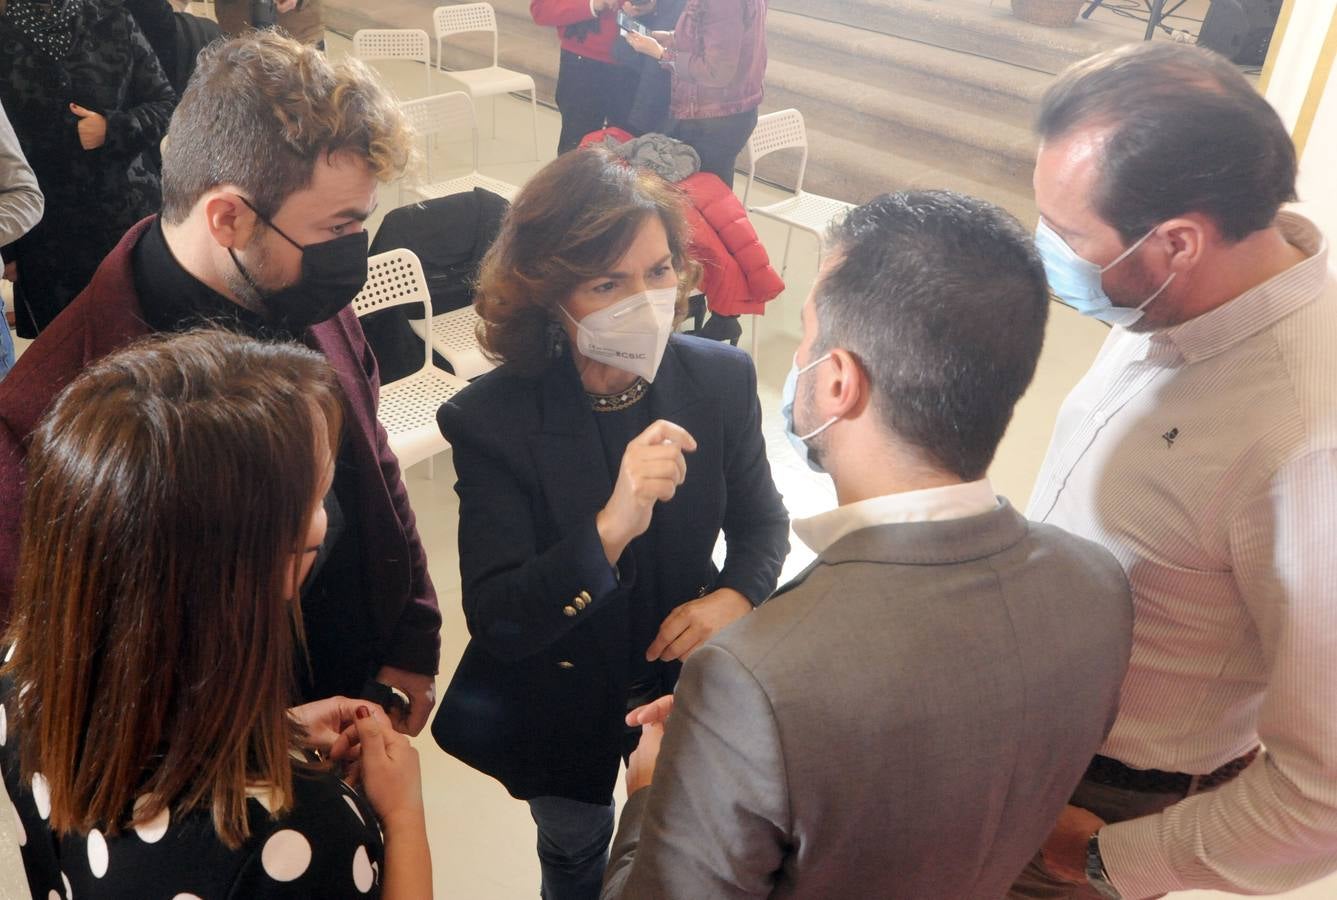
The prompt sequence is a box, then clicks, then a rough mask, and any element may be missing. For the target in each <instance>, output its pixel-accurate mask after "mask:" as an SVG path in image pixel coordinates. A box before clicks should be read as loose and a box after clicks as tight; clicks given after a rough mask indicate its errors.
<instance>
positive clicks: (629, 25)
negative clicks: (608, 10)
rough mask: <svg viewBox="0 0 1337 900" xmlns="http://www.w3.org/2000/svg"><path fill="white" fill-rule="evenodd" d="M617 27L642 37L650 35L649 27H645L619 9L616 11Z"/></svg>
mask: <svg viewBox="0 0 1337 900" xmlns="http://www.w3.org/2000/svg"><path fill="white" fill-rule="evenodd" d="M617 27H618V28H620V29H622V30H623V31H634V32H636V33H637V34H639V35H641V36H642V37H649V35H650V29H648V28H646V27H645V26H644V25H642V24H641V23H640V22H637V21H636V20H635V19H633V18H632V17H631V16H629V15H627V14H626V13H625V12H623V11H622V10H620V9H619V10H618V11H617Z"/></svg>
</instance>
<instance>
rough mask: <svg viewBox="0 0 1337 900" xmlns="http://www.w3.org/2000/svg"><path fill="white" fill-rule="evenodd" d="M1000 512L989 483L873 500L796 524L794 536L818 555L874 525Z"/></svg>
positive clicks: (887, 495) (941, 488) (832, 510)
mask: <svg viewBox="0 0 1337 900" xmlns="http://www.w3.org/2000/svg"><path fill="white" fill-rule="evenodd" d="M997 508H998V498H997V497H996V496H994V492H993V485H992V484H990V483H989V479H987V478H981V479H980V480H979V481H970V482H966V483H964V484H950V485H947V486H946V487H937V488H925V489H924V490H921V491H906V492H904V493H900V494H886V495H885V496H882V497H871V498H869V499H867V500H860V501H859V502H857V503H847V504H845V505H844V506H837V507H836V508H835V509H831V510H827V511H826V512H824V513H818V514H817V515H815V516H809V517H808V518H806V519H795V520H794V533H795V534H797V535H798V536H799V539H800V540H802V541H803V543H805V544H807V545H808V546H809V547H810V548H811V549H812V551H813V552H814V553H822V552H825V550H826V549H827V548H828V547H830V546H831V545H832V544H834V543H835V542H836V541H838V540H840V539H841V538H843V537H844V536H845V535H847V534H849V533H851V532H853V531H858V530H859V529H861V528H871V527H873V526H874V525H893V524H900V523H906V522H941V521H944V520H947V519H965V518H968V517H970V516H978V515H980V514H982V513H986V512H991V511H992V510H994V509H997Z"/></svg>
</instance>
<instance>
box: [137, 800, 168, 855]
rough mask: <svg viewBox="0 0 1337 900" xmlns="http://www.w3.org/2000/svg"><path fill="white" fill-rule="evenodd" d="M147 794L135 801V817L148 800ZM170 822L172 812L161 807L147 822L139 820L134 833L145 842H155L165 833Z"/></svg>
mask: <svg viewBox="0 0 1337 900" xmlns="http://www.w3.org/2000/svg"><path fill="white" fill-rule="evenodd" d="M149 799H150V797H149V795H148V794H145V795H144V796H142V797H140V798H139V799H138V800H136V801H135V818H136V819H138V818H139V811H140V810H141V809H143V808H144V807H145V806H146V805H148V802H149ZM171 824H172V814H171V811H170V810H168V809H167V807H165V806H164V807H163V808H162V809H161V810H159V811H158V814H157V815H156V816H154V817H153V818H152V819H149V820H148V821H147V822H141V823H139V824H138V825H136V826H135V834H137V835H139V839H140V840H141V841H143V842H144V843H146V844H156V843H158V841H160V840H162V839H163V835H165V834H167V828H168V826H170V825H171Z"/></svg>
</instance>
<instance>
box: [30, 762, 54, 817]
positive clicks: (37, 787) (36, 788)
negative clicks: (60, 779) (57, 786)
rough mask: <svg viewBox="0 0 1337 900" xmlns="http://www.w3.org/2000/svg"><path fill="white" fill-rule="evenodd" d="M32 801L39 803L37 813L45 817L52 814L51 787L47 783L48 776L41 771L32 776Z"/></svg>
mask: <svg viewBox="0 0 1337 900" xmlns="http://www.w3.org/2000/svg"><path fill="white" fill-rule="evenodd" d="M32 802H33V803H35V804H37V813H38V815H40V816H41V817H42V818H43V819H46V818H50V816H51V788H50V787H49V786H48V785H47V783H46V776H45V775H43V774H42V773H41V772H38V773H37V774H35V775H33V777H32Z"/></svg>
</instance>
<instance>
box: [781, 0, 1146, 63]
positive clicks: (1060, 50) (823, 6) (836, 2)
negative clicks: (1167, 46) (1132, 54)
mask: <svg viewBox="0 0 1337 900" xmlns="http://www.w3.org/2000/svg"><path fill="white" fill-rule="evenodd" d="M770 9H771V10H772V11H773V12H774V11H780V12H789V13H796V14H799V15H803V16H808V17H810V18H814V19H823V20H826V21H828V22H833V23H836V24H845V25H849V26H851V27H855V28H862V29H864V30H868V31H875V32H879V33H881V34H887V35H892V36H895V37H901V38H909V39H910V40H916V41H922V42H924V43H927V44H933V45H935V46H939V47H944V48H947V49H950V50H958V51H963V52H966V53H974V54H977V55H979V56H983V57H986V58H990V59H995V60H999V61H1001V62H1006V63H1011V64H1012V65H1016V66H1021V67H1023V68H1028V69H1032V70H1035V71H1039V72H1048V73H1050V74H1058V73H1059V72H1061V71H1063V69H1065V68H1066V67H1067V66H1069V65H1071V64H1072V63H1074V62H1077V61H1078V60H1081V59H1085V58H1086V57H1088V56H1091V55H1092V54H1095V53H1099V52H1100V51H1101V50H1107V49H1109V48H1110V47H1117V46H1121V45H1123V44H1126V43H1128V42H1129V37H1128V33H1127V32H1126V31H1123V30H1120V29H1118V28H1115V27H1112V26H1110V25H1108V24H1105V23H1100V22H1092V21H1089V20H1084V19H1079V20H1078V21H1077V24H1076V25H1074V26H1073V27H1072V28H1046V27H1044V26H1041V25H1032V24H1030V23H1029V22H1023V21H1022V20H1020V19H1018V18H1017V17H1016V16H1014V15H1012V11H1011V8H1010V7H1009V6H1008V5H1007V4H1005V3H1002V2H1001V0H1000V3H999V5H996V6H984V5H982V4H980V3H971V2H966V0H770Z"/></svg>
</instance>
